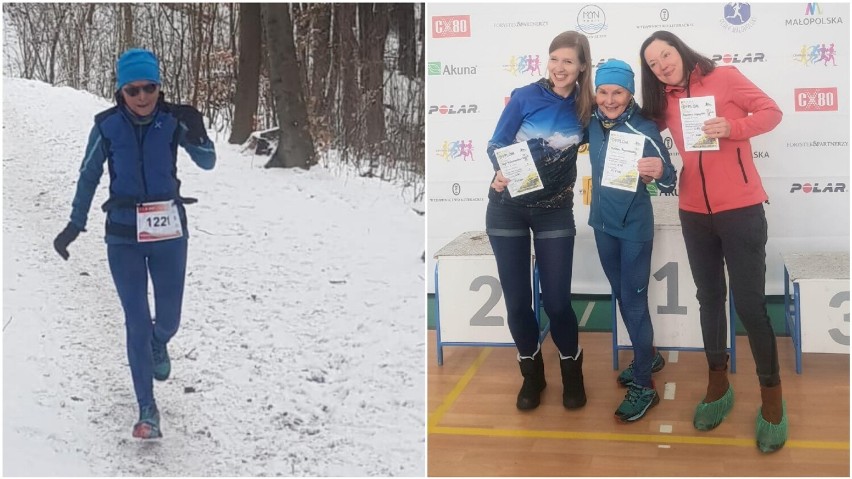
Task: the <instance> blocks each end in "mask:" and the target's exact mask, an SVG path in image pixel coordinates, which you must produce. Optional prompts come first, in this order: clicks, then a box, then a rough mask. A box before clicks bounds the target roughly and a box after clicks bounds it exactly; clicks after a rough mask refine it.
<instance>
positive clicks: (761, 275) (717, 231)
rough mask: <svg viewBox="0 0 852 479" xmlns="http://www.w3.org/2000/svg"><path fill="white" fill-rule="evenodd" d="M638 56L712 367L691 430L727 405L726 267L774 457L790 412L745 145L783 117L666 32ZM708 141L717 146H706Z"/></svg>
mask: <svg viewBox="0 0 852 479" xmlns="http://www.w3.org/2000/svg"><path fill="white" fill-rule="evenodd" d="M639 54H640V56H641V58H642V59H643V60H644V61H643V63H642V97H643V98H642V99H643V101H642V104H643V105H644V107H643V108H642V114H643V115H644V116H645V117H647V118H651V119H654V120H656V121H657V122H658V126H659V127H660V128H661V129H664V128H666V127H667V128H668V129H669V130H670V131H671V134H672V139H673V140H674V142H675V145H676V146H677V149H678V151H680V154H681V158H683V169H682V170H681V177H680V181H679V183H680V190H679V206H680V220H681V224H682V228H683V238H684V242H685V243H686V252H687V256H688V257H689V266H690V268H691V269H692V276H693V279H694V280H695V286H696V287H697V289H698V295H697V297H698V303H699V305H700V318H701V331H702V335H703V338H704V350H705V354H706V355H707V362H708V364H709V367H710V372H709V381H708V386H707V394H706V396H705V397H704V400H703V401H702V402H700V403H699V404H698V406H697V408H696V410H695V417H694V419H693V424H694V426H695V427H696V428H697V429H699V430H703V431H707V430H710V429H713V428H715V427H716V426H718V425H719V424H720V423H721V422H722V420H723V419H724V418H725V416H727V414H728V413H729V412H730V411H731V408H733V405H734V391H733V389H732V388H731V386H730V384H729V382H728V377H727V369H728V364H727V363H728V357H727V353H726V344H725V343H726V337H727V321H726V318H725V298H726V296H727V291H726V287H727V286H726V284H725V272H724V265H725V264H727V268H728V276H729V278H730V281H731V290H732V291H733V293H734V306H735V307H736V310H737V315H739V317H740V319H741V320H742V323H743V326H744V327H745V329H746V332H747V333H748V339H749V344H750V345H751V351H752V355H753V356H754V361H755V363H756V365H757V376H758V380H759V382H760V396H761V399H762V406H761V408H760V409H759V410H758V414H757V425H756V436H757V446H758V447H759V448H760V450H761V451H763V452H771V451H776V450H778V449H780V448H781V447H783V446H784V443H785V442H786V440H787V414H786V405H785V404H784V401H782V399H781V377H780V374H779V367H778V350H777V347H776V340H775V333H774V332H773V330H772V325H771V323H770V321H769V316H768V315H767V313H766V295H765V282H766V278H765V276H766V240H767V227H766V214H765V212H764V210H763V202H764V201H767V199H768V197H767V195H766V191H764V189H763V185H762V184H761V181H760V176H759V175H758V173H757V169H756V168H755V165H754V162H753V161H752V151H751V144H750V143H749V139H750V138H751V137H754V136H757V135H760V134H762V133H766V132H768V131H770V130H772V129H773V128H775V126H777V125H778V123H780V122H781V115H782V113H781V110H780V109H779V108H778V105H777V104H776V103H775V102H774V101H773V100H772V99H771V98H769V97H768V96H767V95H766V94H765V93H764V92H763V91H762V90H761V89H760V88H758V87H757V86H755V85H754V84H753V83H752V82H751V81H749V80H748V79H747V78H746V77H745V76H743V74H742V73H740V72H739V70H737V69H736V68H735V67H729V66H724V67H718V68H717V67H716V65H715V64H714V63H713V61H712V60H710V59H709V58H707V57H704V56H702V55H700V54H699V53H697V52H695V51H694V50H693V49H691V48H689V47H688V46H687V45H686V44H685V43H683V41H682V40H681V39H680V38H678V37H677V36H675V35H673V34H672V33H669V32H666V31H658V32H655V33H654V34H653V35H651V36H650V37H648V39H646V40H645V41H644V42H643V43H642V48H641V50H640V52H639ZM688 98H693V99H695V100H692V101H693V102H698V101H699V100H698V99H699V98H701V99H702V100H701V101H708V102H709V103H710V104H712V105H714V106H715V115H712V114H709V115H707V116H708V117H710V118H709V119H707V120H706V121H703V122H701V120H700V118H701V115H698V116H696V115H693V114H692V112H687V113H684V112H683V111H682V109H681V105H682V103H683V100H684V99H688ZM688 103H689V100H687V102H686V103H683V104H688ZM693 105H695V103H693ZM696 118H699V120H698V121H696ZM684 120H686V122H684ZM684 123H686V124H684ZM685 138H686V139H688V143H687V142H685ZM708 143H709V144H710V145H712V144H713V143H716V144H717V146H716V147H715V148H713V147H712V146H710V147H709V148H708V147H707V146H703V145H707V144H708Z"/></svg>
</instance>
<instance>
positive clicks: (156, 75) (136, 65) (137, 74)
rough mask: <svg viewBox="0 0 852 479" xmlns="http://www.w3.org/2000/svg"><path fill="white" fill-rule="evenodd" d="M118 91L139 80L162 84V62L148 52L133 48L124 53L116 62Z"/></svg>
mask: <svg viewBox="0 0 852 479" xmlns="http://www.w3.org/2000/svg"><path fill="white" fill-rule="evenodd" d="M115 70H116V76H117V77H118V89H121V87H123V86H124V85H127V84H128V83H130V82H134V81H137V80H148V81H150V82H153V83H157V84H159V83H160V62H158V61H157V57H156V56H154V54H153V53H151V52H150V51H148V50H143V49H141V48H131V49H130V50H127V51H126V52H124V53H122V54H121V56H120V57H118V61H117V62H115Z"/></svg>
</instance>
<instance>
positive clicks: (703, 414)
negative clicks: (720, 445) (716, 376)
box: [692, 385, 734, 431]
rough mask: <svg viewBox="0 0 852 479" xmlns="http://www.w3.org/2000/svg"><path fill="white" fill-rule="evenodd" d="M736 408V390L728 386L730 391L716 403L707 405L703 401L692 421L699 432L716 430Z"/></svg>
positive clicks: (696, 409)
mask: <svg viewBox="0 0 852 479" xmlns="http://www.w3.org/2000/svg"><path fill="white" fill-rule="evenodd" d="M733 408H734V388H733V386H731V385H728V390H727V391H725V394H724V395H722V397H720V398H719V399H717V400H716V401H713V402H711V403H705V402H704V401H701V402H700V403H698V406H696V408H695V417H693V419H692V425H693V426H695V429H698V430H699V431H709V430H711V429H714V428H715V427H716V426H718V425H719V424H722V421H723V420H724V419H725V417H726V416H727V415H728V413H730V412H731V409H733Z"/></svg>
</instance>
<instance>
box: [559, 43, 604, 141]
mask: <svg viewBox="0 0 852 479" xmlns="http://www.w3.org/2000/svg"><path fill="white" fill-rule="evenodd" d="M560 48H573V49H574V51H575V52H577V57H578V58H579V60H580V66H581V71H580V76H578V77H577V86H576V88H577V99H576V100H575V102H574V105H575V107H574V108H575V109H576V111H577V118H578V119H579V120H580V123H582V125H583V127H584V128H585V127H587V126H589V121H590V120H591V118H592V105H594V104H595V94H594V92H593V91H592V67H591V65H590V64H589V60H590V59H591V58H592V54H591V49H590V48H589V39H588V38H586V36H585V35H583V34H582V33H579V32H575V31H573V30H568V31H566V32H562V33H560V34H559V35H556V37H555V38H554V39H553V41H552V42H550V49H549V51H548V53H552V52H553V50H558V49H560Z"/></svg>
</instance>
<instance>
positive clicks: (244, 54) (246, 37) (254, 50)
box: [228, 3, 263, 144]
mask: <svg viewBox="0 0 852 479" xmlns="http://www.w3.org/2000/svg"><path fill="white" fill-rule="evenodd" d="M239 8H240V53H239V55H240V56H239V70H238V73H237V93H236V99H235V101H234V122H233V124H232V126H231V137H230V138H228V143H233V144H241V143H243V142H244V141H246V140H247V139H248V137H249V135H251V132H252V131H253V130H254V115H255V113H257V100H258V93H259V92H258V87H259V85H260V52H261V49H260V43H261V40H260V37H261V32H262V31H263V26H262V25H261V23H260V4H259V3H241V4H240V7H239Z"/></svg>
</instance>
